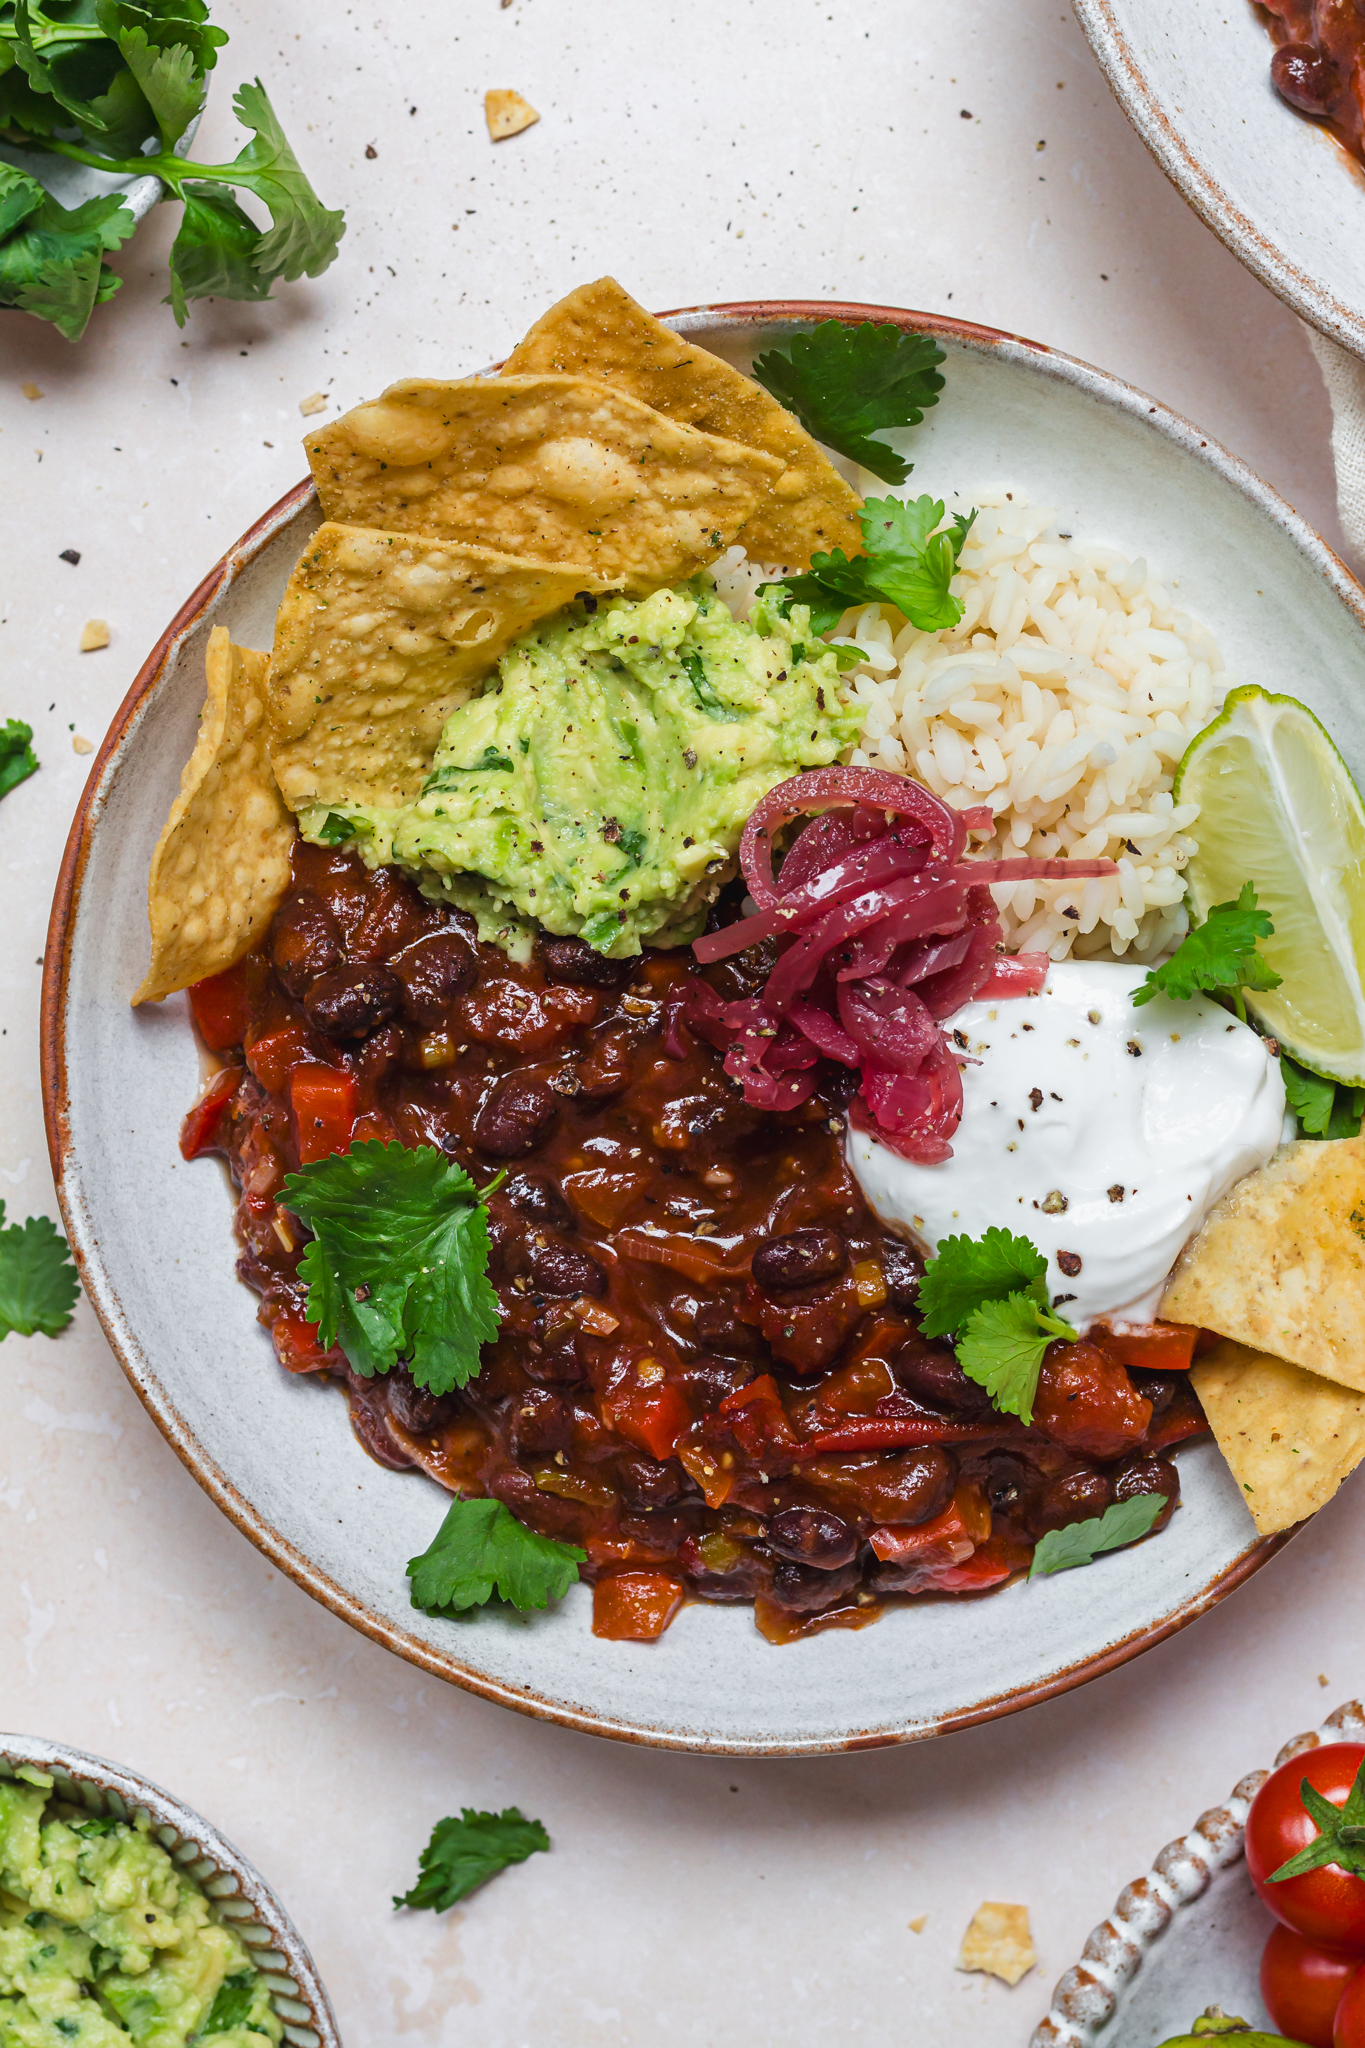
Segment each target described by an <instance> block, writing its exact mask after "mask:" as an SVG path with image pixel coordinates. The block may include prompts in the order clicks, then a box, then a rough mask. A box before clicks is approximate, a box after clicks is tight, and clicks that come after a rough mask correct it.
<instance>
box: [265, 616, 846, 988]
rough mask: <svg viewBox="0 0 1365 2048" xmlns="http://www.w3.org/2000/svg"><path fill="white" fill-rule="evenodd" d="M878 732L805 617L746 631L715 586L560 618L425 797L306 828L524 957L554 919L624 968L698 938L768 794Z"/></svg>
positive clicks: (496, 685) (465, 714)
mask: <svg viewBox="0 0 1365 2048" xmlns="http://www.w3.org/2000/svg"><path fill="white" fill-rule="evenodd" d="M861 724H862V710H861V707H854V706H851V705H849V704H848V703H847V702H846V700H845V696H844V691H843V688H842V686H841V684H840V680H839V668H838V660H837V657H836V655H835V653H834V651H833V649H832V648H829V647H827V646H826V645H825V644H824V642H823V641H821V640H819V639H816V638H815V637H814V636H813V635H812V634H811V631H810V621H809V613H808V611H807V610H806V608H805V607H804V606H801V605H795V606H793V607H792V609H791V616H790V617H789V618H783V617H782V616H781V615H780V614H779V612H778V610H777V606H776V605H775V604H773V603H771V602H769V601H768V600H765V599H760V600H759V601H758V602H757V603H756V604H755V607H754V613H753V619H752V621H751V622H750V623H744V622H742V621H740V620H737V619H735V618H734V617H733V616H732V615H731V613H730V612H729V610H728V609H727V608H726V606H725V604H724V603H723V602H722V600H721V599H720V597H719V596H718V595H717V593H716V590H715V586H714V584H713V583H712V582H711V580H710V579H709V578H708V577H704V576H698V577H696V578H694V579H693V580H692V581H691V582H689V583H686V584H683V585H681V586H680V587H679V588H678V589H675V590H657V591H655V592H654V593H653V594H652V595H651V596H649V597H645V598H639V599H630V598H610V599H607V598H604V599H601V600H597V599H593V598H591V597H584V598H582V599H580V600H579V601H578V602H576V603H575V604H572V605H570V606H568V607H567V608H566V609H565V610H564V611H562V612H558V613H556V614H555V615H554V616H553V617H551V618H548V619H544V620H542V621H541V622H540V623H539V624H538V625H537V626H535V627H534V628H533V629H532V630H531V631H530V632H527V633H524V634H523V635H522V636H521V638H520V639H519V640H516V641H514V642H513V644H512V646H511V647H510V648H509V649H508V650H507V652H506V653H505V654H504V655H503V656H502V658H501V659H500V661H499V662H498V665H497V668H496V670H495V672H494V674H493V675H492V676H491V677H490V678H489V680H488V682H487V683H486V684H485V686H484V689H483V691H482V694H481V695H479V696H477V697H474V698H472V699H471V700H470V701H469V702H468V703H466V704H462V705H461V706H460V708H459V709H458V710H457V711H455V712H454V713H453V715H452V716H451V717H450V718H449V719H448V720H447V721H446V724H445V727H444V730H443V732H442V734H441V740H440V745H439V747H438V748H437V752H436V758H435V761H434V763H433V765H432V769H431V773H430V774H429V776H428V777H427V780H426V783H425V785H424V787H423V790H422V793H421V795H420V796H419V797H418V798H417V799H416V801H415V802H413V803H410V804H408V805H406V806H404V807H403V808H401V809H398V810H375V809H367V808H365V807H364V806H361V805H355V806H347V805H341V806H338V805H332V806H329V807H326V808H323V807H317V808H315V809H314V810H312V811H305V812H303V813H302V814H301V816H300V818H299V824H300V827H301V829H302V831H303V834H304V837H305V838H309V839H312V840H314V841H315V842H320V843H323V844H332V845H335V844H338V843H340V842H342V841H344V840H354V842H355V844H356V846H357V847H358V849H359V851H360V852H361V853H362V854H363V855H364V858H365V859H366V861H367V862H368V863H369V864H370V865H371V866H373V867H378V866H382V865H385V864H387V863H388V862H390V861H393V862H396V863H398V865H400V866H401V867H405V868H408V869H410V870H411V871H412V873H413V874H415V875H416V876H417V877H418V880H419V884H420V887H421V889H422V891H423V893H424V894H425V895H427V896H428V897H431V898H433V899H437V900H443V901H448V902H451V903H454V904H457V905H458V906H459V907H460V908H461V909H464V910H468V911H471V912H472V913H473V914H474V916H475V917H476V918H477V919H478V923H479V935H480V937H481V938H483V939H487V940H495V941H496V942H497V943H498V944H500V945H502V946H504V947H506V948H507V949H508V950H509V951H510V952H513V953H516V954H519V955H521V956H522V957H525V955H526V953H527V952H528V951H529V947H530V944H531V938H532V934H533V931H534V927H535V926H536V925H537V924H539V925H542V926H544V927H545V928H546V929H547V930H548V931H551V932H555V933H561V934H563V933H572V934H577V935H579V936H580V937H582V938H583V939H585V940H586V941H587V943H588V944H589V945H590V946H594V947H595V948H596V949H597V950H598V951H599V952H601V953H605V954H610V955H612V956H614V957H623V956H625V955H628V954H633V953H638V952H639V951H640V947H641V943H642V941H648V942H649V943H650V944H652V945H656V946H669V945H681V944H684V943H686V942H687V941H688V940H691V939H693V938H695V937H696V936H697V934H698V932H700V931H701V929H702V928H703V926H704V924H705V921H706V912H707V908H708V905H709V904H710V903H711V901H712V900H713V899H714V897H715V895H716V894H717V892H718V890H719V889H720V887H721V885H722V883H723V882H724V881H725V880H726V879H727V878H728V876H729V875H730V874H731V873H732V872H733V861H734V855H735V852H736V849H737V848H738V845H739V839H740V834H741V832H742V831H743V829H744V824H745V820H746V819H747V818H748V816H749V813H750V812H751V811H752V810H753V808H754V805H755V804H756V803H757V802H758V800H759V798H760V797H761V796H763V795H765V794H766V792H767V791H768V790H769V789H771V788H772V787H773V785H774V784H775V783H778V782H782V781H785V780H786V778H787V777H788V776H791V775H795V774H797V773H798V772H799V771H800V770H801V769H803V768H814V767H824V766H827V765H828V764H829V763H830V762H833V761H837V760H838V759H839V757H840V755H841V754H842V753H843V752H844V750H845V749H846V748H847V747H849V746H850V745H851V744H852V742H853V741H854V740H855V739H856V737H857V735H858V731H859V728H860V726H861Z"/></svg>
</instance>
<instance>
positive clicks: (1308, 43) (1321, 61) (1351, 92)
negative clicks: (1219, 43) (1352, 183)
mask: <svg viewBox="0 0 1365 2048" xmlns="http://www.w3.org/2000/svg"><path fill="white" fill-rule="evenodd" d="M1265 14H1266V17H1267V25H1268V27H1269V29H1270V33H1271V36H1272V37H1273V38H1274V40H1275V42H1276V43H1277V44H1278V46H1279V47H1278V48H1277V49H1276V51H1275V55H1274V56H1273V57H1272V58H1271V60H1270V76H1271V80H1272V82H1273V83H1274V86H1275V89H1276V91H1277V92H1278V93H1279V95H1280V97H1281V98H1282V99H1285V100H1287V101H1288V102H1289V104H1290V106H1291V107H1296V108H1297V109H1298V111H1299V112H1300V113H1301V114H1308V115H1311V116H1312V117H1313V119H1315V120H1319V121H1323V122H1325V123H1326V125H1327V126H1328V127H1329V128H1330V129H1331V131H1332V133H1333V134H1334V135H1335V136H1336V138H1337V140H1338V142H1341V143H1343V144H1344V145H1345V147H1346V148H1347V149H1349V150H1350V152H1351V155H1352V156H1353V157H1356V158H1357V159H1358V160H1359V161H1360V162H1362V163H1365V0H1265Z"/></svg>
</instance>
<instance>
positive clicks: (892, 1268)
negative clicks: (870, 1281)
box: [877, 1237, 924, 1309]
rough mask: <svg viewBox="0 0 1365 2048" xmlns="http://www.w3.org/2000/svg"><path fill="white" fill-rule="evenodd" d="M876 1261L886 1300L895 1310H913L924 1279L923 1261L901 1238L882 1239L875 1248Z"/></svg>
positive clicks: (912, 1247) (911, 1246)
mask: <svg viewBox="0 0 1365 2048" xmlns="http://www.w3.org/2000/svg"><path fill="white" fill-rule="evenodd" d="M877 1259H878V1263H879V1264H880V1266H881V1269H882V1278H883V1280H885V1282H886V1292H887V1297H888V1299H889V1300H890V1301H891V1302H892V1303H893V1305H894V1306H895V1307H896V1308H908V1309H913V1308H914V1306H915V1303H916V1301H917V1300H918V1296H919V1283H920V1281H921V1279H922V1278H923V1277H924V1261H923V1259H922V1258H921V1257H920V1255H919V1253H918V1252H917V1251H916V1250H915V1248H914V1246H913V1245H909V1244H907V1243H906V1242H905V1240H904V1238H902V1237H884V1238H883V1239H882V1241H881V1243H880V1244H879V1245H878V1247H877Z"/></svg>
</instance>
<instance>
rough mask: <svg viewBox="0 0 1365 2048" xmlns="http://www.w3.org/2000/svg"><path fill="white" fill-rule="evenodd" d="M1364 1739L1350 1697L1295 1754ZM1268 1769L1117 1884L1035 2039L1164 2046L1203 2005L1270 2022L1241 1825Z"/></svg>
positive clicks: (1291, 1751) (1038, 2043) (1077, 2045)
mask: <svg viewBox="0 0 1365 2048" xmlns="http://www.w3.org/2000/svg"><path fill="white" fill-rule="evenodd" d="M1362 1739H1365V1708H1362V1706H1361V1704H1360V1702H1359V1700H1348V1701H1347V1702H1346V1705H1345V1706H1344V1707H1338V1708H1337V1710H1336V1712H1335V1713H1334V1714H1329V1715H1328V1717H1327V1719H1326V1720H1325V1721H1324V1722H1323V1724H1322V1726H1321V1728H1319V1729H1317V1730H1316V1731H1315V1732H1313V1733H1310V1734H1308V1735H1296V1736H1295V1737H1294V1740H1293V1741H1292V1742H1286V1744H1285V1745H1284V1748H1283V1749H1282V1750H1281V1751H1280V1753H1279V1755H1278V1756H1277V1757H1276V1758H1275V1762H1276V1763H1277V1764H1282V1763H1287V1762H1288V1760H1289V1758H1290V1757H1291V1756H1299V1755H1301V1754H1302V1753H1303V1751H1304V1750H1306V1749H1316V1748H1317V1747H1318V1744H1319V1743H1321V1742H1360V1741H1361V1740H1362ZM1268 1776H1269V1773H1268V1772H1267V1771H1249V1772H1248V1773H1247V1775H1246V1777H1245V1778H1240V1779H1239V1780H1238V1782H1237V1784H1236V1785H1235V1786H1234V1787H1233V1789H1232V1792H1231V1794H1230V1795H1229V1797H1228V1799H1227V1801H1226V1803H1225V1804H1224V1805H1222V1806H1214V1807H1211V1808H1210V1809H1209V1811H1208V1812H1207V1813H1201V1814H1200V1816H1199V1818H1198V1820H1197V1821H1196V1822H1195V1824H1194V1826H1193V1827H1192V1828H1191V1830H1190V1832H1189V1834H1187V1835H1181V1836H1180V1838H1179V1839H1178V1840H1177V1841H1174V1842H1168V1843H1167V1844H1166V1846H1165V1848H1164V1849H1163V1850H1162V1852H1161V1854H1160V1855H1159V1856H1158V1857H1157V1859H1156V1861H1155V1862H1154V1863H1153V1865H1152V1867H1151V1869H1150V1870H1149V1871H1148V1872H1147V1873H1146V1875H1145V1876H1143V1877H1139V1878H1136V1879H1135V1880H1134V1882H1133V1883H1132V1884H1130V1885H1127V1886H1125V1887H1124V1889H1123V1891H1121V1892H1120V1893H1119V1896H1118V1900H1117V1902H1116V1904H1115V1906H1114V1910H1113V1912H1112V1913H1111V1914H1110V1916H1109V1918H1108V1919H1107V1920H1105V1921H1102V1922H1101V1923H1100V1925H1099V1926H1098V1927H1097V1928H1096V1929H1095V1931H1094V1933H1093V1934H1092V1935H1091V1937H1090V1939H1089V1941H1087V1943H1086V1945H1085V1951H1084V1953H1083V1955H1082V1957H1081V1960H1080V1961H1079V1963H1077V1964H1076V1965H1075V1966H1074V1968H1072V1969H1070V1970H1068V1971H1067V1973H1066V1975H1065V1976H1064V1977H1062V1978H1061V1979H1060V1980H1059V1981H1058V1984H1057V1988H1056V1990H1055V1991H1054V1992H1053V1994H1052V2009H1051V2011H1050V2012H1049V2013H1048V2015H1047V2018H1046V2019H1045V2020H1043V2021H1042V2023H1041V2024H1040V2025H1039V2026H1038V2027H1037V2028H1036V2030H1035V2031H1034V2034H1033V2038H1032V2040H1031V2042H1030V2048H1157V2044H1158V2043H1160V2042H1162V2041H1166V2040H1169V2039H1170V2037H1171V2036H1172V2035H1173V2034H1183V2033H1186V2032H1188V2030H1189V2027H1190V2023H1191V2021H1192V2020H1194V2019H1195V2018H1196V2017H1197V2016H1198V2014H1200V2013H1201V2012H1203V2010H1204V2008H1205V2006H1208V2005H1221V2006H1222V2008H1223V2010H1224V2012H1230V2013H1236V2014H1238V2015H1239V2017H1240V2018H1242V2019H1244V2020H1250V2022H1251V2024H1252V2026H1253V2027H1269V2026H1271V2024H1272V2022H1271V2020H1270V2015H1269V2014H1268V2013H1267V2012H1266V2010H1265V2007H1264V2006H1263V2005H1262V2003H1261V1989H1260V1974H1261V1951H1262V1949H1263V1948H1264V1947H1265V1944H1266V1937H1267V1935H1268V1934H1269V1933H1270V1930H1271V1927H1272V1925H1273V1924H1274V1923H1273V1922H1272V1920H1271V1918H1270V1915H1269V1914H1268V1913H1267V1912H1266V1909H1265V1907H1264V1906H1263V1905H1262V1904H1261V1902H1260V1900H1259V1899H1258V1898H1257V1896H1256V1894H1255V1892H1254V1891H1253V1890H1252V1888H1251V1879H1250V1878H1249V1877H1248V1876H1247V1868H1246V1863H1245V1860H1244V1857H1243V1832H1244V1830H1245V1827H1246V1818H1247V1813H1248V1811H1249V1810H1250V1807H1251V1802H1252V1800H1253V1799H1254V1798H1255V1797H1256V1794H1257V1792H1258V1791H1259V1790H1260V1788H1261V1786H1262V1785H1263V1784H1264V1782H1265V1780H1266V1778H1267V1777H1268Z"/></svg>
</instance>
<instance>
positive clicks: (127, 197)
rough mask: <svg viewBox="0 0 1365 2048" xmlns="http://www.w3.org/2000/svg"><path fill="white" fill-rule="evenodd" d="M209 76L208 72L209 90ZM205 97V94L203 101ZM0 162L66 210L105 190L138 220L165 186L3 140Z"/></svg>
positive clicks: (186, 141)
mask: <svg viewBox="0 0 1365 2048" xmlns="http://www.w3.org/2000/svg"><path fill="white" fill-rule="evenodd" d="M212 79H213V74H212V73H211V72H210V74H209V83H210V90H211V89H212ZM207 99H208V95H207V93H206V94H205V104H207ZM203 114H204V109H203V107H201V108H200V110H199V112H198V113H197V114H196V115H195V117H194V119H193V120H192V121H191V122H190V125H189V127H188V128H187V129H186V130H185V132H184V134H183V135H182V136H181V138H180V140H179V142H178V143H177V144H176V150H177V153H178V154H180V155H182V156H183V155H184V153H185V152H186V151H187V150H188V149H189V147H190V145H191V144H192V143H193V141H194V138H195V135H196V134H197V132H198V129H199V123H200V121H201V120H202V119H203ZM0 163H7V164H13V165H14V167H15V169H16V170H20V171H26V172H27V173H28V175H29V177H30V178H36V179H37V180H38V183H39V184H40V185H41V186H42V187H43V189H44V191H47V192H50V193H51V194H52V196H53V198H54V199H56V200H57V201H58V202H59V203H60V204H61V205H62V206H65V207H66V208H67V209H68V211H69V210H71V209H72V208H74V207H77V206H84V205H85V202H86V201H87V199H104V198H106V197H107V196H108V194H109V193H111V192H117V193H119V194H120V195H121V196H122V199H123V203H124V205H125V206H126V207H127V209H128V211H129V213H131V214H132V216H133V219H134V220H135V221H137V222H139V223H141V222H142V221H144V220H145V219H146V218H147V215H148V214H149V213H150V212H151V210H152V208H153V207H154V206H155V205H156V202H157V200H158V199H160V197H161V195H162V193H163V192H164V191H165V189H166V188H165V186H164V185H163V184H162V182H161V180H160V178H158V177H154V176H152V175H151V174H150V173H149V174H148V175H147V176H145V177H139V176H138V175H137V174H136V173H133V174H131V175H129V174H127V173H125V174H123V175H122V176H120V175H117V174H115V173H114V172H112V171H97V170H93V169H92V168H91V166H90V165H89V164H77V163H73V162H72V161H71V159H70V158H69V157H64V156H49V155H48V154H47V152H46V151H45V150H39V149H16V148H13V147H12V146H11V145H10V144H9V143H7V142H4V143H0ZM6 310H17V309H12V308H11V309H6Z"/></svg>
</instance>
